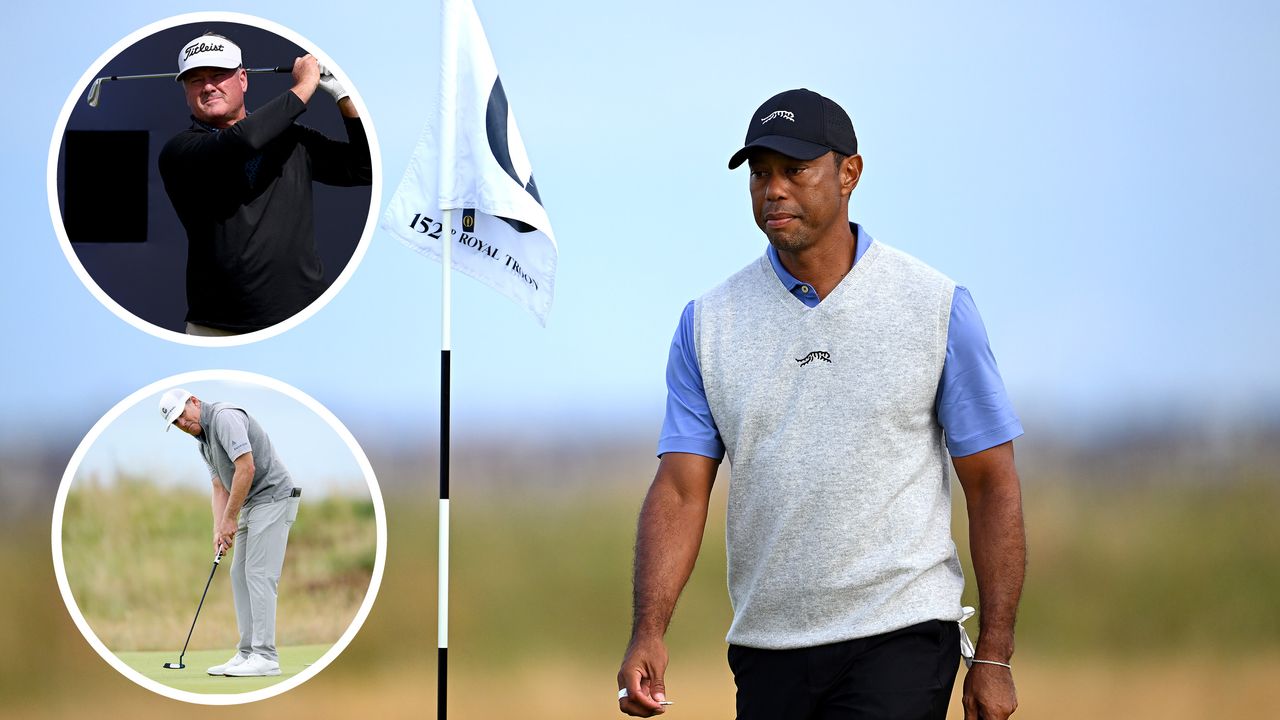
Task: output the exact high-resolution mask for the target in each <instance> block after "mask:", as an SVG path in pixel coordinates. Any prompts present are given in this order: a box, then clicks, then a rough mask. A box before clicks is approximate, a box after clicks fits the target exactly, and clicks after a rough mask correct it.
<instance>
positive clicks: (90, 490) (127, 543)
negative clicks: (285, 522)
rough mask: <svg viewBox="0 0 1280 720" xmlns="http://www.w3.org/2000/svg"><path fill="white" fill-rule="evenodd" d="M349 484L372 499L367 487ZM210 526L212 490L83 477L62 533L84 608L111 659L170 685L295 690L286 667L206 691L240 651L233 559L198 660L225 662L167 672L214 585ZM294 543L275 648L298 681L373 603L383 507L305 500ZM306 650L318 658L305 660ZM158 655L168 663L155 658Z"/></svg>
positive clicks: (205, 617) (200, 626) (202, 626)
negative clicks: (282, 685)
mask: <svg viewBox="0 0 1280 720" xmlns="http://www.w3.org/2000/svg"><path fill="white" fill-rule="evenodd" d="M346 485H348V486H350V487H355V488H358V489H359V490H363V489H364V487H363V481H362V480H361V479H360V478H358V477H357V478H355V480H354V482H352V483H347V484H346ZM211 527H212V520H211V516H210V512H209V493H208V491H201V490H197V489H196V488H194V487H191V486H175V485H165V484H157V483H155V482H154V481H153V480H152V479H151V478H149V477H145V476H138V475H131V474H128V473H124V472H116V473H113V474H112V476H111V477H107V478H103V477H99V476H98V475H97V474H96V473H85V472H84V471H83V469H82V470H81V472H80V473H78V474H77V477H76V479H75V481H74V482H73V483H72V486H71V490H70V492H69V493H68V496H67V504H66V509H65V512H64V517H63V524H62V538H63V559H64V562H65V565H66V571H67V579H68V584H69V585H70V587H71V590H72V594H73V595H74V596H75V598H76V603H77V605H78V606H79V609H80V611H81V613H82V614H83V615H84V617H85V620H86V621H87V622H88V623H89V625H90V626H91V627H92V628H93V629H94V632H95V633H96V634H97V636H98V638H99V639H101V640H102V642H103V643H104V644H105V645H106V646H107V647H108V648H110V649H111V650H113V651H116V654H117V655H119V656H120V657H121V659H124V660H125V661H126V662H128V663H129V664H130V666H131V667H134V668H135V669H137V670H139V671H140V672H143V673H144V674H146V675H149V676H153V677H154V679H157V680H158V681H160V682H162V683H164V684H166V685H170V686H172V687H176V688H179V689H189V690H192V691H195V692H242V691H244V690H246V689H254V688H256V687H259V686H261V685H263V684H264V683H265V684H272V683H274V682H279V681H280V680H283V679H286V678H287V677H288V676H289V674H291V673H290V672H289V668H288V667H282V670H283V671H284V673H282V675H281V676H278V677H275V678H272V679H270V680H243V679H236V680H232V681H229V682H228V681H224V682H221V683H219V684H217V685H216V686H211V685H209V683H208V682H207V676H206V675H205V674H204V669H205V668H206V667H208V666H210V665H215V664H218V663H221V662H223V661H225V660H226V659H227V657H229V656H230V655H231V654H232V653H233V652H234V649H235V647H236V642H237V640H238V635H237V634H236V621H235V607H234V605H233V603H232V598H231V588H230V578H229V573H230V569H231V561H232V555H231V554H228V555H227V556H226V557H224V558H223V561H222V563H221V564H220V565H219V567H218V570H217V571H216V572H214V576H213V582H212V584H211V585H210V588H209V594H208V597H207V598H206V599H205V601H204V606H203V607H202V609H201V610H200V618H199V622H198V623H197V624H196V626H195V630H194V632H193V634H192V636H191V645H190V650H192V651H198V650H211V651H216V652H214V653H213V655H214V656H216V657H215V659H213V661H212V662H204V661H203V660H196V659H192V656H190V655H189V656H188V659H186V660H185V661H184V662H185V663H186V664H187V666H188V667H187V668H186V669H184V670H181V671H168V672H162V671H159V670H158V669H159V668H160V666H161V664H162V663H163V662H167V661H174V662H176V661H177V659H178V656H177V653H179V652H180V651H181V648H182V642H183V641H184V640H185V639H186V636H187V632H188V630H189V629H190V628H191V619H192V616H193V614H194V613H195V611H196V607H197V605H199V600H200V593H201V592H202V591H203V589H204V585H205V583H206V582H207V581H208V580H209V571H210V569H211V568H212V559H213V558H212V556H213V550H212V544H211V543H212V541H211V530H210V528H211ZM289 535H290V536H289V548H288V551H287V554H286V557H285V567H284V571H283V573H282V575H281V584H280V600H279V605H278V607H277V617H278V625H277V629H276V632H277V637H276V641H277V645H278V647H279V648H280V649H281V651H282V652H283V651H284V650H285V649H286V648H288V649H290V650H291V651H292V652H294V654H295V655H296V658H295V660H296V662H295V663H294V664H295V665H296V666H297V667H296V669H295V671H294V672H296V671H297V670H301V669H302V667H303V666H305V665H307V664H310V663H311V662H313V661H314V660H315V659H317V658H319V657H320V655H321V654H323V652H324V650H326V649H327V648H328V646H330V645H332V644H333V643H334V642H336V641H337V640H338V638H339V637H340V636H341V635H342V633H343V631H345V630H346V628H347V626H348V625H350V624H351V621H352V619H353V618H354V617H355V615H356V612H357V610H358V609H359V607H360V603H361V602H362V601H363V600H364V596H365V592H366V590H367V588H368V587H369V582H370V578H371V576H372V574H373V570H374V560H375V553H376V548H377V534H376V526H375V521H374V508H373V503H372V501H371V500H370V498H369V495H368V493H367V491H366V492H364V493H363V494H358V495H357V496H354V497H353V496H351V495H343V494H338V493H334V492H329V493H324V494H319V493H317V494H306V493H304V495H303V502H302V504H301V507H300V510H299V513H298V519H297V520H296V521H295V522H294V525H293V527H292V529H291V531H290V534H289ZM233 553H234V550H233ZM299 646H311V647H312V649H311V650H307V651H298V650H296V648H298V647H299ZM316 648H318V652H316V651H314V650H315V649H316ZM122 651H129V652H126V653H125V654H122ZM148 651H150V652H148ZM155 651H161V652H160V654H161V655H164V656H165V657H163V658H161V659H156V657H153V656H154V655H156V652H155ZM130 658H134V659H136V661H137V662H134V661H132V660H131V659H130ZM288 659H289V658H286V660H288ZM285 665H288V663H287V662H286V663H285ZM152 670H156V672H154V673H153V672H151V671H152ZM187 676H191V677H190V678H188V677H187ZM190 680H194V681H196V682H195V685H194V686H191V682H190Z"/></svg>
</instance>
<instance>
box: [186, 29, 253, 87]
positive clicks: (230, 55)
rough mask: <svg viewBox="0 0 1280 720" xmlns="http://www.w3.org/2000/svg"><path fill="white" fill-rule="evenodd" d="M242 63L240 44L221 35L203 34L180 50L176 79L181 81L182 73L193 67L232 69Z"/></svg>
mask: <svg viewBox="0 0 1280 720" xmlns="http://www.w3.org/2000/svg"><path fill="white" fill-rule="evenodd" d="M242 64H243V63H242V62H241V60H240V46H239V45H236V44H235V43H233V42H231V41H230V40H228V39H226V38H224V37H222V36H221V35H201V36H200V37H198V38H196V39H195V40H192V41H191V42H189V43H187V44H186V45H184V46H182V49H181V50H179V51H178V76H177V77H175V78H174V80H177V81H179V82H181V81H182V74H183V73H185V72H186V71H188V70H190V69H192V68H199V67H215V68H227V69H231V68H238V67H240V66H241V65H242Z"/></svg>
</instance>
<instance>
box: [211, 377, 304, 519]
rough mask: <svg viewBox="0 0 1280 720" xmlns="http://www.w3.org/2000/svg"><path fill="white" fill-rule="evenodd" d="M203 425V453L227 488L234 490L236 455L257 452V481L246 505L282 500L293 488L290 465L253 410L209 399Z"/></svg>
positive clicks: (252, 486)
mask: <svg viewBox="0 0 1280 720" xmlns="http://www.w3.org/2000/svg"><path fill="white" fill-rule="evenodd" d="M200 426H201V428H202V429H203V432H202V433H201V434H200V435H198V436H197V437H196V440H198V441H200V442H199V445H200V456H201V457H202V458H204V461H205V464H206V465H208V466H209V473H210V474H211V476H212V477H216V478H218V480H219V481H220V482H221V483H222V486H223V487H224V488H226V489H227V492H231V481H232V478H234V477H235V471H236V465H235V461H236V458H238V457H240V456H241V455H244V454H245V453H247V452H251V453H253V466H254V470H253V483H252V484H251V485H250V486H249V494H248V496H247V497H246V498H245V501H244V507H250V506H253V505H256V504H258V503H263V502H273V501H275V500H282V499H284V498H287V497H289V495H290V494H291V493H292V492H293V479H292V478H291V477H290V476H289V470H288V468H286V467H285V466H284V463H283V462H281V460H280V457H279V456H278V455H276V451H275V448H273V447H272V445H271V438H269V437H267V433H266V431H265V430H263V429H262V426H261V425H259V424H258V421H257V420H254V419H253V417H252V416H250V415H249V413H247V412H245V411H244V410H243V409H241V408H239V407H236V406H234V405H230V404H227V403H216V402H206V403H203V404H201V406H200Z"/></svg>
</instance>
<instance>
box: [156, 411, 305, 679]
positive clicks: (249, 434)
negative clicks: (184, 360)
mask: <svg viewBox="0 0 1280 720" xmlns="http://www.w3.org/2000/svg"><path fill="white" fill-rule="evenodd" d="M160 414H161V415H163V416H164V422H165V430H166V431H167V430H168V429H169V427H171V426H173V425H176V426H177V427H178V429H179V430H182V431H183V432H185V433H187V434H188V435H191V436H192V437H194V438H195V439H196V441H197V442H198V443H199V449H200V457H202V458H204V461H205V464H206V465H208V467H209V472H210V474H211V476H212V478H211V479H212V482H213V546H214V548H215V551H216V549H217V548H218V547H222V548H224V549H226V550H234V554H233V556H232V560H231V590H232V597H233V598H234V600H235V606H236V626H237V627H238V628H239V630H240V647H239V649H238V650H237V652H236V654H235V656H234V657H232V658H231V659H230V660H228V661H227V662H225V663H223V664H221V665H215V666H213V667H211V668H209V674H210V675H229V676H234V677H253V676H262V675H279V674H280V658H279V655H278V654H277V653H276V586H277V584H278V583H279V582H280V571H281V569H282V568H283V566H284V550H285V546H286V545H287V544H288V542H289V528H290V526H292V525H293V521H294V520H295V519H296V518H297V517H298V498H299V497H300V496H301V495H302V490H301V488H297V487H294V485H293V481H292V479H291V478H290V477H289V471H288V469H286V468H285V466H284V463H283V462H281V461H280V458H279V456H277V455H276V452H275V450H274V449H273V448H272V446H271V439H270V438H269V437H267V433H266V432H265V431H264V430H263V429H262V426H261V425H259V424H258V422H257V421H256V420H254V419H253V417H252V416H250V415H249V414H248V413H247V412H245V411H244V410H243V409H241V408H239V407H236V406H235V405H231V404H228V403H216V402H201V401H200V398H197V397H196V396H194V395H192V394H191V393H189V392H187V391H186V390H183V389H181V388H173V389H170V390H167V391H165V393H164V394H163V395H161V396H160Z"/></svg>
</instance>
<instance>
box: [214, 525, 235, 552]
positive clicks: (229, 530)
mask: <svg viewBox="0 0 1280 720" xmlns="http://www.w3.org/2000/svg"><path fill="white" fill-rule="evenodd" d="M213 532H214V534H215V535H217V537H218V542H219V543H221V544H222V551H223V552H226V551H227V550H230V549H231V546H232V545H234V544H235V541H236V521H235V520H228V519H226V518H223V519H221V520H219V521H218V526H217V527H216V528H214V529H213Z"/></svg>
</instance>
